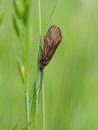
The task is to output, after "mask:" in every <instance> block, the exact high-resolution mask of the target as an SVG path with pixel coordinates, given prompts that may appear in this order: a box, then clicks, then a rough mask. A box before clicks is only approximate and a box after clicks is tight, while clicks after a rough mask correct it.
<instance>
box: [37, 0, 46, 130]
mask: <svg viewBox="0 0 98 130" xmlns="http://www.w3.org/2000/svg"><path fill="white" fill-rule="evenodd" d="M38 12H39V34H40V46H42V37H41V35H42V23H41V22H42V20H41V1H40V0H38ZM40 80H41V81H40V83H41V84H40V85H41V86H40V89H41V88H42V98H41V99H42V123H43V125H42V126H43V130H45V105H44V103H45V99H44V87H43V82H44V81H43V80H44V72H43V71H42V72H41V79H40ZM39 92H40V90H39Z"/></svg>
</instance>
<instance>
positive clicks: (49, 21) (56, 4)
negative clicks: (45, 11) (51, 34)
mask: <svg viewBox="0 0 98 130" xmlns="http://www.w3.org/2000/svg"><path fill="white" fill-rule="evenodd" d="M59 2H60V0H56V1H55V4H54V7H53V10H52V12H51V15H50V17H49V20H48V23H47V25H46V28H45V31H44V33H46V31H47V30H48V27H49V24H50V23H51V21H52V19H53V17H54V14H55V11H56V9H57V6H58V4H59Z"/></svg>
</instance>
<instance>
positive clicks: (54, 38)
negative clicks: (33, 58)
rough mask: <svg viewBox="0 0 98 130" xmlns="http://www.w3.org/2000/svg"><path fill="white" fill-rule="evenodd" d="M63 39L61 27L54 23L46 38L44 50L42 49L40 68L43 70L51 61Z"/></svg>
mask: <svg viewBox="0 0 98 130" xmlns="http://www.w3.org/2000/svg"><path fill="white" fill-rule="evenodd" d="M61 40H62V35H61V30H60V28H59V27H57V26H55V25H52V26H51V27H50V28H49V30H48V32H47V33H46V36H45V38H44V46H43V50H42V49H41V54H40V59H39V64H40V70H43V69H44V67H45V66H46V65H47V64H48V63H49V62H50V60H51V58H52V56H53V55H54V53H55V51H56V49H57V47H58V45H59V43H60V42H61Z"/></svg>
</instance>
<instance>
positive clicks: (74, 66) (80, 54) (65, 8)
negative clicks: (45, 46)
mask: <svg viewBox="0 0 98 130" xmlns="http://www.w3.org/2000/svg"><path fill="white" fill-rule="evenodd" d="M37 4H38V3H37V1H36V0H34V5H32V6H33V10H34V11H33V13H32V17H33V42H32V51H31V72H32V77H30V78H31V79H32V82H33V80H34V78H35V72H36V70H35V68H36V66H35V65H36V64H35V62H36V57H37V50H38V40H39V28H38V5H37ZM53 5H54V1H53V0H47V1H46V0H42V1H41V6H42V29H43V30H44V29H45V27H46V24H47V21H48V19H49V16H50V14H51V11H52V9H53ZM2 10H3V11H4V12H5V15H4V19H3V24H2V27H0V130H11V128H12V127H13V126H14V125H15V124H16V123H18V125H19V127H22V126H23V125H24V124H25V109H24V108H25V107H24V106H25V102H24V93H23V85H22V82H21V77H20V75H19V72H18V69H17V62H16V55H17V54H19V53H21V52H20V48H19V46H20V45H19V44H20V43H19V40H18V37H17V35H16V33H15V31H14V28H13V23H12V13H13V4H12V0H3V1H2V3H1V5H0V11H2ZM51 24H55V25H58V26H59V27H60V28H61V30H62V36H63V40H62V43H61V44H60V46H59V48H58V49H57V52H56V53H55V55H54V57H53V59H52V61H51V62H50V63H49V65H48V66H47V67H46V68H45V77H44V78H45V79H44V86H45V109H46V111H45V114H46V130H98V1H97V0H61V1H60V3H59V6H58V7H57V10H56V12H55V15H54V17H53V20H52V23H51ZM36 41H37V42H36ZM38 129H39V130H40V128H38Z"/></svg>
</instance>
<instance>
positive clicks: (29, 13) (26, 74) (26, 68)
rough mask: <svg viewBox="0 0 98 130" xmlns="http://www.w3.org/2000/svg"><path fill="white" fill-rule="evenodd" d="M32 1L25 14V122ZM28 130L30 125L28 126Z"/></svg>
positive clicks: (27, 121)
mask: <svg viewBox="0 0 98 130" xmlns="http://www.w3.org/2000/svg"><path fill="white" fill-rule="evenodd" d="M32 1H33V0H29V5H28V8H27V16H26V42H25V52H24V68H25V73H24V92H25V106H26V108H25V110H26V123H27V124H28V123H29V122H30V108H29V84H28V68H29V66H28V64H29V52H30V51H29V50H30V42H31V22H32V17H31V13H32V7H31V5H32ZM28 130H30V127H29V126H28Z"/></svg>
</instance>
